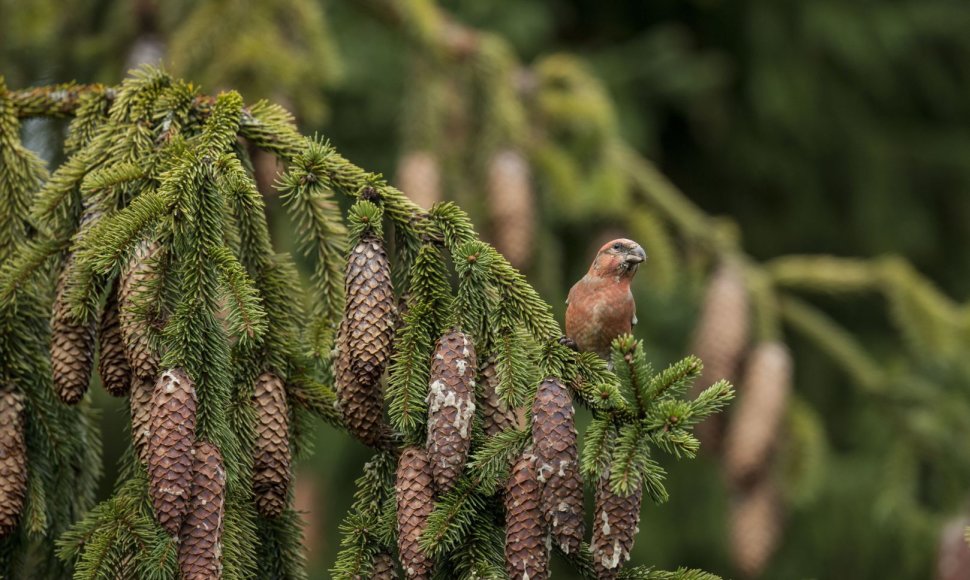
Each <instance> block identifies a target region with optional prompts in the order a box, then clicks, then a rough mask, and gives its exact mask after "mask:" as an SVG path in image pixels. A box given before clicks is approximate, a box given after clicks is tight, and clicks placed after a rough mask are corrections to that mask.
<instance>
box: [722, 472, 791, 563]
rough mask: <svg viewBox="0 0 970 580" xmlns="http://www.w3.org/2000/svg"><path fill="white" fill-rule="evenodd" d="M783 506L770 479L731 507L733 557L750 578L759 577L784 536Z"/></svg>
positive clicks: (762, 481) (764, 480) (746, 493)
mask: <svg viewBox="0 0 970 580" xmlns="http://www.w3.org/2000/svg"><path fill="white" fill-rule="evenodd" d="M781 520H782V514H781V505H780V501H779V497H778V490H777V489H776V488H775V485H774V482H773V481H771V480H770V479H769V478H762V479H761V480H760V481H758V482H757V483H756V485H755V486H754V487H752V488H750V489H749V490H747V491H746V492H744V493H743V495H741V497H740V498H738V499H736V500H735V502H734V503H733V505H732V506H731V522H730V525H731V557H732V559H733V560H734V565H735V566H736V567H737V569H738V570H740V571H741V573H742V574H743V575H744V576H745V577H747V578H755V577H757V576H760V575H761V573H762V572H763V571H764V569H765V566H766V565H767V564H768V561H769V560H770V559H771V555H772V554H773V553H774V551H775V548H776V547H777V546H778V540H780V539H781V524H782V521H781Z"/></svg>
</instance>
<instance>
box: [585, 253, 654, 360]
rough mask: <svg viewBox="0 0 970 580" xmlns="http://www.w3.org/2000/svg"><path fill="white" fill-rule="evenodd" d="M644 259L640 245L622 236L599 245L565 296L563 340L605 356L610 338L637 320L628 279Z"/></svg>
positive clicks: (619, 333) (607, 354) (608, 351)
mask: <svg viewBox="0 0 970 580" xmlns="http://www.w3.org/2000/svg"><path fill="white" fill-rule="evenodd" d="M646 259H647V255H646V254H645V253H644V251H643V248H641V247H640V245H639V244H637V243H636V242H634V241H632V240H627V239H625V238H620V239H618V240H613V241H612V242H609V243H607V244H604V245H603V247H602V248H600V251H599V252H598V253H597V254H596V259H594V260H593V265H591V266H590V267H589V272H587V273H586V275H585V276H583V279H582V280H580V281H579V282H576V285H575V286H573V287H572V289H571V290H570V291H569V297H568V298H567V299H566V337H567V342H572V343H574V344H575V346H576V348H578V349H579V350H581V351H587V352H595V353H597V354H598V355H600V356H601V357H603V358H605V359H607V360H608V359H609V357H610V343H612V342H613V339H614V338H616V337H617V336H619V335H621V334H625V333H628V332H630V331H631V330H632V329H633V325H634V324H636V323H637V306H636V303H635V302H634V301H633V293H631V292H630V282H631V281H632V280H633V275H634V274H636V273H637V269H638V268H639V266H640V263H641V262H643V261H644V260H646Z"/></svg>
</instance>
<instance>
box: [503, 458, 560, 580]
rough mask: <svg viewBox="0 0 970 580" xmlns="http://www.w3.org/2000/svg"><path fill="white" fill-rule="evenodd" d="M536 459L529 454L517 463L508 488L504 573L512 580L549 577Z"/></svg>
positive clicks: (547, 548)
mask: <svg viewBox="0 0 970 580" xmlns="http://www.w3.org/2000/svg"><path fill="white" fill-rule="evenodd" d="M536 475H537V474H536V465H535V457H534V456H533V455H532V453H531V452H530V451H526V452H525V453H523V454H522V456H521V457H520V458H519V459H518V460H517V461H516V462H515V465H514V466H513V467H512V473H511V475H510V476H509V482H508V484H507V485H506V488H505V570H506V572H508V574H509V578H510V579H512V580H545V579H546V578H548V577H549V544H548V543H547V540H548V537H549V536H548V534H547V533H546V526H545V525H544V524H543V518H542V510H541V509H540V508H539V499H540V485H539V480H538V478H537V477H536Z"/></svg>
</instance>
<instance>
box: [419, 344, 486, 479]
mask: <svg viewBox="0 0 970 580" xmlns="http://www.w3.org/2000/svg"><path fill="white" fill-rule="evenodd" d="M477 368H478V364H477V363H476V361H475V347H474V346H472V342H471V339H470V338H469V337H468V335H466V334H464V333H463V332H460V331H457V330H452V331H450V332H448V333H446V334H445V335H444V336H442V337H441V338H440V339H438V343H437V344H436V345H435V350H434V358H432V360H431V377H430V383H431V384H430V386H429V388H428V457H429V458H430V460H431V471H432V473H433V474H434V483H435V486H436V487H437V490H438V493H441V494H444V493H446V492H448V491H449V490H451V488H453V487H454V486H455V483H457V482H458V476H459V475H461V471H462V468H464V466H465V460H466V459H467V458H468V450H469V449H470V448H471V444H472V418H473V417H474V416H475V371H476V369H477Z"/></svg>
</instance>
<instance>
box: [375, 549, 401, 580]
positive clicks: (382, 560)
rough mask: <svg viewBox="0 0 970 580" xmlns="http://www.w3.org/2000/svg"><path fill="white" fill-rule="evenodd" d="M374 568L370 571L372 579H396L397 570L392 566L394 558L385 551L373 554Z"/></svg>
mask: <svg viewBox="0 0 970 580" xmlns="http://www.w3.org/2000/svg"><path fill="white" fill-rule="evenodd" d="M373 566H374V570H373V572H371V579H372V580H397V570H396V569H395V568H394V559H393V558H391V555H390V554H388V553H387V552H385V551H381V552H379V553H378V554H377V555H376V556H374V565H373Z"/></svg>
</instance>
